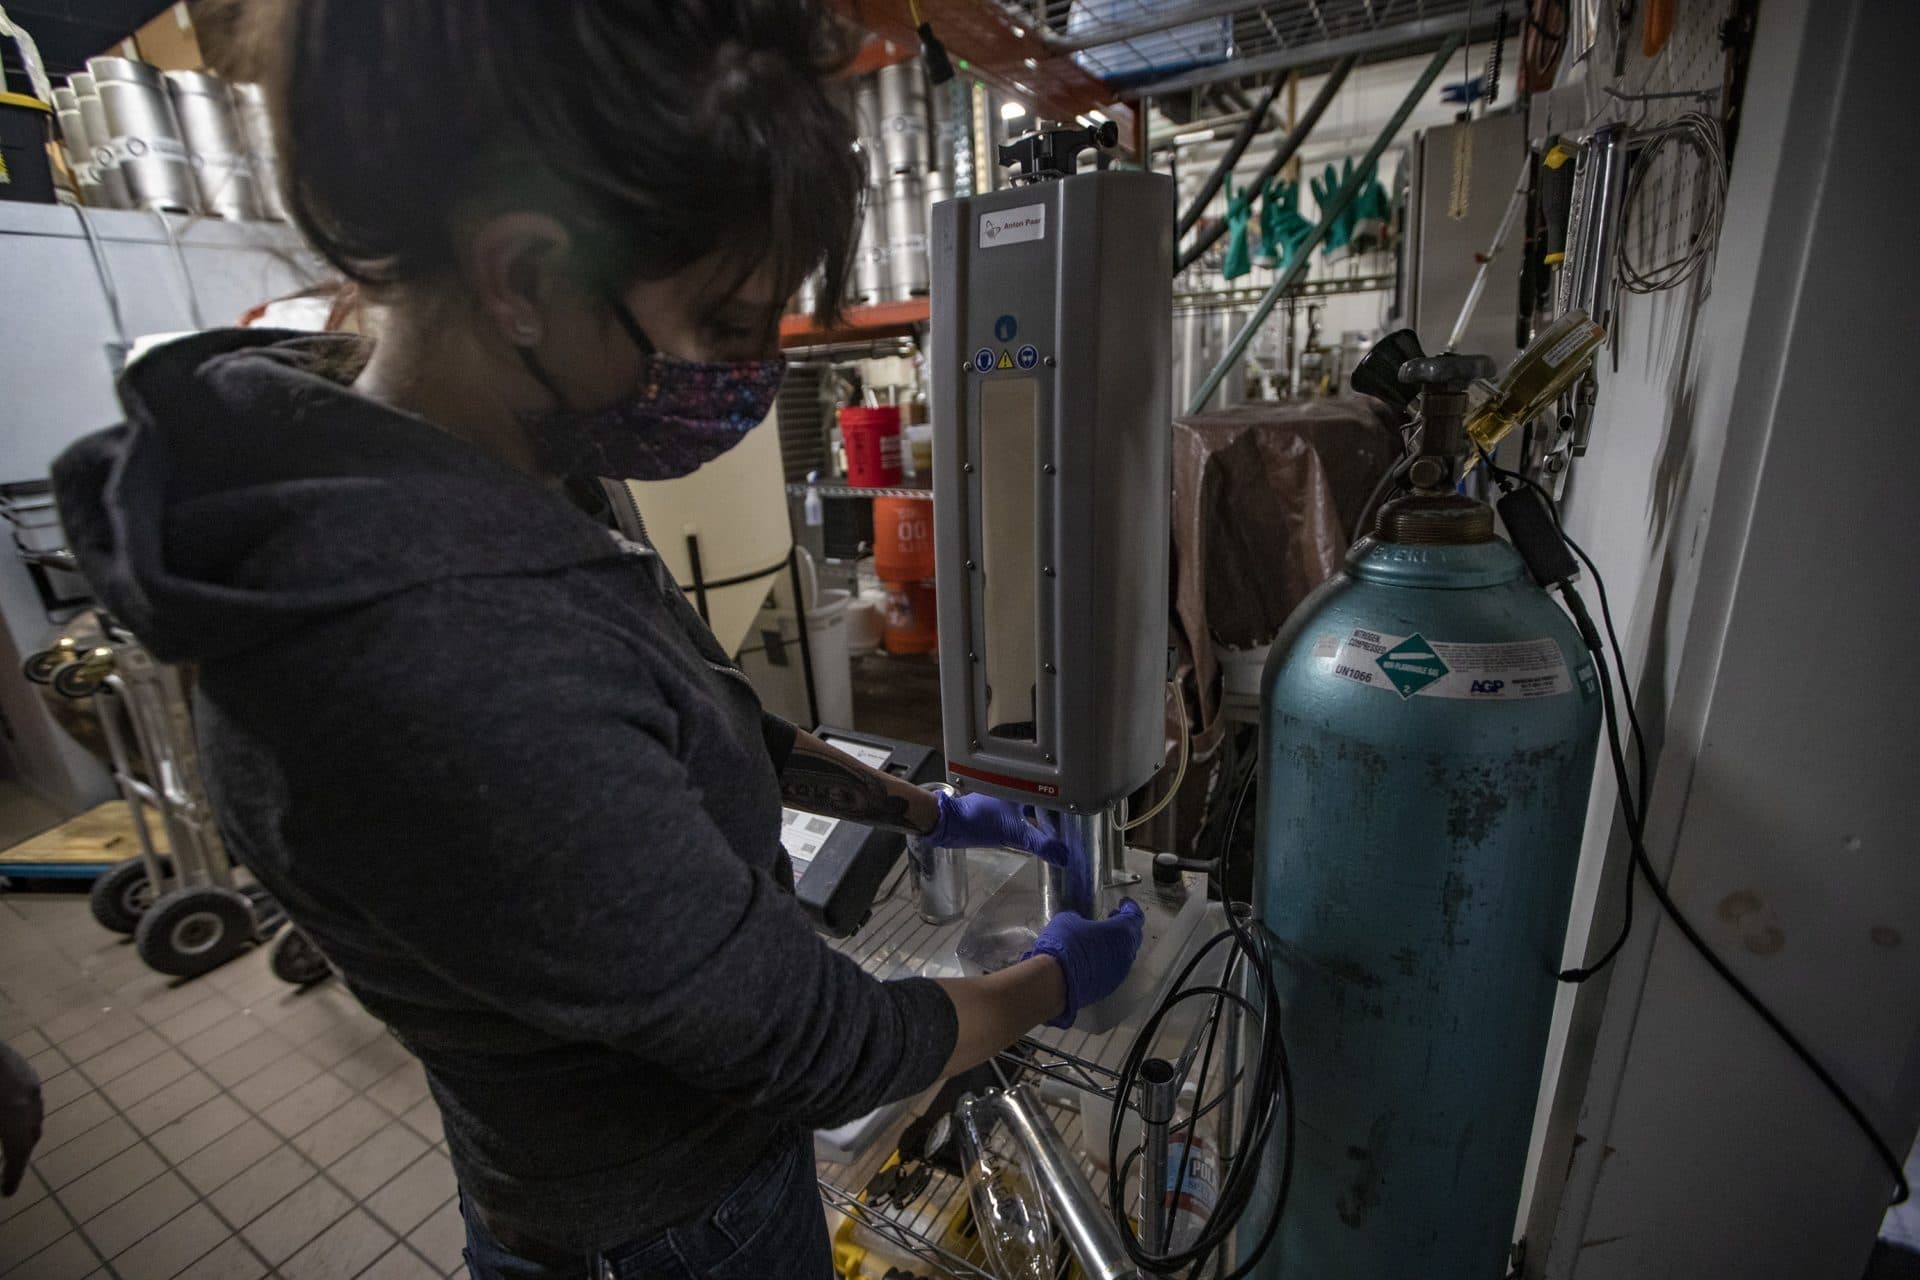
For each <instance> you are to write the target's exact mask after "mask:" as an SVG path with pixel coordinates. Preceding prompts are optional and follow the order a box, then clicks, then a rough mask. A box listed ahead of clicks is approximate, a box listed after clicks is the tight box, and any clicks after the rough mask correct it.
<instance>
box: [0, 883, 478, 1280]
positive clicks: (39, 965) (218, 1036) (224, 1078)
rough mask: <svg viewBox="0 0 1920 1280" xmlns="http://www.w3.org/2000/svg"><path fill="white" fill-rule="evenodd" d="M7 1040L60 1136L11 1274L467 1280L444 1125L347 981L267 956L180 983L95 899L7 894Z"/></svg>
mask: <svg viewBox="0 0 1920 1280" xmlns="http://www.w3.org/2000/svg"><path fill="white" fill-rule="evenodd" d="M0 1039H3V1040H5V1041H6V1042H8V1043H9V1044H11V1045H13V1046H14V1047H15V1048H16V1049H18V1050H20V1051H21V1052H22V1053H23V1054H25V1055H26V1056H27V1057H28V1058H29V1059H30V1060H31V1061H32V1063H33V1065H34V1067H35V1068H36V1069H37V1070H38V1071H39V1073H40V1076H41V1079H42V1081H43V1094H44V1098H45V1103H46V1110H47V1119H46V1131H45V1134H44V1136H43V1137H42V1139H41V1142H40V1146H39V1148H38V1149H37V1150H36V1152H35V1153H34V1160H33V1166H32V1168H31V1170H30V1171H29V1172H28V1174H27V1180H26V1183H25V1185H24V1186H22V1187H21V1189H20V1192H19V1194H17V1195H15V1196H14V1197H13V1198H12V1199H9V1200H0V1280H83V1278H84V1280H92V1278H93V1277H103V1278H104V1277H119V1278H120V1280H170V1278H171V1277H176V1276H177V1277H183V1278H185V1280H254V1278H255V1277H260V1276H282V1277H286V1278H287V1280H351V1278H352V1277H362V1278H363V1280H415V1278H416V1277H439V1276H445V1275H450V1274H452V1275H458V1274H464V1269H463V1267H462V1265H461V1261H460V1247H461V1243H462V1228H461V1224H460V1213H459V1208H458V1206H457V1204H456V1203H455V1200H454V1181H453V1171H452V1168H451V1167H450V1166H449V1165H448V1163H447V1155H446V1145H445V1143H444V1141H443V1140H442V1136H441V1129H440V1116H439V1112H438V1110H437V1109H436V1108H435V1107H434V1104H433V1101H432V1099H431V1098H429V1097H428V1096H427V1084H426V1079H425V1078H424V1076H423V1075H422V1074H421V1071H420V1067H419V1064H418V1063H416V1062H415V1061H414V1060H413V1059H412V1058H411V1057H410V1056H409V1055H408V1054H407V1053H406V1052H405V1051H404V1050H402V1049H401V1047H400V1045H399V1044H398V1043H397V1042H396V1041H394V1039H393V1038H392V1037H391V1036H389V1035H388V1034H387V1033H386V1032H385V1030H384V1029H383V1028H382V1027H381V1026H380V1025H379V1024H378V1023H377V1022H375V1021H374V1020H373V1019H372V1018H371V1017H369V1016H368V1015H367V1014H366V1013H364V1012H363V1011H362V1010H361V1009H360V1007H359V1005H358V1004H356V1003H355V1002H354V1000H353V999H352V997H350V996H349V995H348V994H347V993H346V992H345V991H343V990H342V989H341V988H340V987H339V986H338V984H337V983H333V982H328V983H324V984H322V985H320V986H319V987H316V988H313V989H311V990H308V991H306V992H299V991H295V990H294V989H293V988H291V987H288V986H287V985H286V984H284V983H282V982H280V981H279V980H278V979H276V978H275V977H274V976H273V975H272V974H271V973H270V972H269V971H268V969H267V957H266V953H265V951H264V950H256V951H254V952H251V953H249V954H247V955H244V956H242V957H240V958H239V959H238V960H235V961H234V962H232V963H231V964H229V965H227V966H226V967H225V968H223V969H220V970H218V971H216V972H214V973H212V974H209V975H207V976H206V977H204V978H200V979H197V980H194V981H191V982H184V983H183V982H177V981H175V980H172V979H166V978H162V977H160V976H159V975H157V974H155V973H153V972H151V971H150V970H148V969H147V968H146V967H145V966H144V965H142V964H141V962H140V959H139V957H138V956H137V955H135V954H134V951H133V948H132V946H131V945H129V944H128V943H127V941H126V940H125V939H122V938H120V937H119V936H118V935H115V934H111V933H108V932H107V931H106V930H104V929H102V928H101V927H100V926H99V925H97V924H95V923H94V921H93V918H92V916H91V915H90V914H89V913H88V911H87V905H86V900H85V898H84V897H83V896H81V895H79V894H37V893H35V894H10V895H6V896H0Z"/></svg>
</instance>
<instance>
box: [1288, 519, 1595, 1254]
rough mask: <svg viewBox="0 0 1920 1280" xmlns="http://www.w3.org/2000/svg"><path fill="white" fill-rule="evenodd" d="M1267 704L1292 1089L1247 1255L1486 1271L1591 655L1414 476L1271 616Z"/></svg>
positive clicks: (1589, 738) (1580, 818) (1561, 897)
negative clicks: (1332, 570)
mask: <svg viewBox="0 0 1920 1280" xmlns="http://www.w3.org/2000/svg"><path fill="white" fill-rule="evenodd" d="M1261 708H1262V710H1261V717H1262V719H1261V732H1262V743H1261V765H1260V767H1261V787H1260V806H1259V824H1260V825H1259V842H1258V865H1257V870H1256V876H1255V884H1254V896H1255V902H1256V906H1257V909H1258V911H1259V913H1260V916H1261V918H1262V919H1263V921H1264V922H1265V924H1266V926H1267V928H1268V929H1269V930H1271V932H1272V934H1273V936H1274V938H1275V940H1276V944H1277V945H1276V947H1275V957H1276V959H1275V979H1276V981H1277V984H1278V987H1279V996H1280V1000H1281V1003H1282V1006H1283V1008H1284V1010H1285V1015H1286V1023H1285V1028H1286V1043H1287V1051H1288V1055H1289V1058H1290V1060H1291V1063H1292V1070H1293V1080H1294V1086H1295V1098H1296V1102H1297V1108H1298V1111H1297V1130H1296V1133H1297V1137H1296V1144H1297V1145H1296V1149H1295V1153H1294V1171H1293V1185H1292V1190H1291V1195H1290V1197H1289V1199H1288V1203H1287V1210H1286V1217H1285V1219H1284V1220H1283V1222H1282V1225H1281V1228H1280V1233H1279V1236H1278V1238H1277V1239H1276V1241H1275V1243H1274V1246H1273V1247H1272V1248H1271V1249H1270V1250H1269V1251H1268V1253H1267V1255H1266V1258H1265V1259H1264V1261H1263V1262H1262V1264H1261V1266H1260V1269H1259V1270H1258V1271H1257V1272H1256V1274H1257V1275H1259V1276H1262V1277H1282V1276H1284V1277H1287V1280H1299V1278H1301V1277H1312V1280H1343V1278H1346V1277H1353V1278H1355V1280H1384V1278H1391V1280H1412V1278H1413V1277H1419V1278H1420V1280H1454V1278H1456V1277H1457V1278H1460V1280H1468V1278H1471V1280H1498V1278H1499V1277H1501V1276H1503V1275H1505V1274H1506V1262H1507V1253H1508V1245H1509V1242H1510V1238H1511V1234H1512V1229H1513V1223H1514V1215H1515V1212H1516V1208H1517V1204H1518V1199H1519V1194H1520V1184H1521V1179H1522V1176H1523V1173H1524V1167H1525V1163H1526V1155H1527V1145H1528V1138H1529V1134H1530V1131H1531V1127H1532V1120H1533V1110H1534V1100H1535V1097H1536V1094H1537V1091H1538V1088H1539V1082H1540V1072H1541V1065H1542V1059H1543V1057H1544V1055H1545V1050H1546V1043H1547V1031H1548V1024H1549V1022H1550V1020H1551V1017H1552V1010H1553V1003H1554V991H1555V986H1556V981H1557V979H1556V976H1555V975H1556V972H1557V971H1558V969H1559V968H1560V961H1561V946H1562V943H1563V940H1564V937H1565V933H1566V926H1567V912H1568V908H1569V905H1570V902H1571V899H1572V895H1573V881H1574V870H1575V866H1576V863H1577V861H1578V857H1579V852H1580V837H1581V830H1582V827H1583V825H1584V822H1585V817H1586V810H1587V793H1588V788H1589V784H1590V782H1591V777H1592V770H1593V758H1594V749H1595V745H1596V742H1597V739H1598V728H1599V721H1600V700H1599V688H1598V684H1597V683H1596V677H1595V675H1594V671H1593V666H1592V661H1591V658H1590V656H1589V655H1588V653H1587V651H1586V649H1585V648H1584V647H1583V646H1582V645H1581V643H1580V638H1579V634H1578V632H1577V631H1576V630H1575V629H1574V627H1573V625H1572V624H1571V623H1570V622H1569V621H1568V619H1567V617H1566V615H1565V614H1563V613H1562V612H1561V610H1560V607H1559V605H1557V604H1556V603H1555V602H1554V601H1553V600H1552V599H1551V598H1550V597H1549V596H1548V595H1547V594H1546V593H1545V592H1544V591H1542V590H1540V589H1539V588H1538V587H1536V586H1535V585H1534V584H1533V582H1532V580H1531V579H1530V578H1529V577H1528V576H1527V573H1526V570H1525V567H1524V566H1523V564H1522V563H1521V560H1520V557H1519V555H1518V554H1517V553H1516V552H1515V551H1514V550H1513V548H1512V547H1511V546H1509V545H1508V544H1507V543H1506V542H1504V541H1502V540H1501V539H1499V538H1498V537H1496V536H1495V534H1494V532H1493V516H1492V512H1491V511H1489V510H1488V509H1487V508H1486V507H1485V506H1483V505H1481V504H1479V503H1477V502H1471V501H1469V500H1467V499H1465V498H1458V497H1433V496H1428V497H1412V498H1407V499H1402V500H1401V501H1399V502H1395V503H1392V504H1390V505H1389V506H1388V507H1387V508H1386V510H1385V511H1384V512H1383V513H1382V516H1381V519H1380V522H1379V524H1378V526H1377V527H1376V535H1375V536H1374V537H1372V538H1368V539H1366V540H1363V541H1362V542H1360V543H1359V544H1358V545H1356V546H1355V547H1354V549H1353V550H1352V551H1351V552H1350V553H1349V554H1348V556H1347V561H1346V567H1345V570H1344V571H1343V572H1342V573H1340V574H1339V575H1337V576H1336V577H1335V578H1334V579H1333V580H1332V581H1330V582H1328V583H1327V584H1325V585H1324V586H1323V587H1321V589H1320V590H1319V591H1317V592H1316V593H1315V594H1314V595H1313V596H1311V597H1310V598H1309V599H1308V600H1306V601H1305V602H1304V603H1303V604H1302V605H1301V606H1300V608H1299V610H1298V611H1296V612H1295V613H1294V615H1293V617H1292V618H1290V619H1289V620H1288V622H1287V625H1286V627H1285V628H1284V629H1283V630H1282V631H1281V633H1280V635H1279V637H1278V638H1277V639H1276V640H1275V641H1274V644H1273V648H1272V652H1271V656H1270V657H1269V658H1268V661H1267V667H1266V671H1265V675H1264V677H1263V683H1262V687H1261ZM1273 1147H1274V1150H1272V1151H1270V1152H1269V1153H1268V1155H1267V1160H1268V1163H1269V1166H1270V1167H1269V1169H1268V1170H1267V1181H1268V1182H1269V1183H1271V1182H1272V1180H1273V1178H1274V1177H1276V1176H1277V1173H1276V1170H1277V1166H1278V1162H1279V1158H1280V1151H1279V1147H1280V1144H1279V1143H1278V1142H1276V1143H1274V1144H1273Z"/></svg>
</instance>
